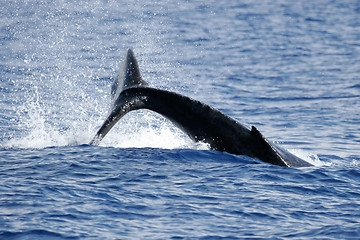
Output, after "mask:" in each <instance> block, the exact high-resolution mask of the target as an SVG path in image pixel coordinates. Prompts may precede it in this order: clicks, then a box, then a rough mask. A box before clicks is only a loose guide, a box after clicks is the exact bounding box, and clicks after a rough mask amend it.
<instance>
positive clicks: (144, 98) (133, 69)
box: [90, 49, 312, 167]
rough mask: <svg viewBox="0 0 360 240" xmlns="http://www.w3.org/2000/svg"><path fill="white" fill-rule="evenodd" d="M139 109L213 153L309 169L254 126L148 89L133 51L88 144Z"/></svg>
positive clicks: (115, 83) (170, 93)
mask: <svg viewBox="0 0 360 240" xmlns="http://www.w3.org/2000/svg"><path fill="white" fill-rule="evenodd" d="M138 109H148V110H151V111H154V112H157V113H159V114H161V115H162V116H164V117H165V118H167V119H169V120H170V121H171V122H173V123H174V124H175V125H176V126H177V127H179V128H180V129H181V130H183V131H184V132H185V133H186V134H187V135H188V136H189V137H190V138H191V139H193V140H194V141H202V142H205V143H208V144H209V145H210V148H211V149H213V150H217V151H224V152H228V153H232V154H237V155H247V156H250V157H253V158H257V159H260V160H261V161H264V162H267V163H271V164H275V165H279V166H284V167H308V166H312V165H311V164H310V163H308V162H306V161H304V160H302V159H301V158H299V157H297V156H295V155H293V154H291V153H290V152H288V151H287V150H285V149H283V148H281V147H279V146H277V145H276V144H275V143H272V142H269V141H268V140H267V139H266V138H265V137H264V136H262V134H261V133H260V132H259V131H258V130H257V129H256V128H255V127H254V126H252V127H251V129H248V128H247V127H245V126H243V125H242V124H240V123H239V122H237V121H235V120H234V119H232V118H230V117H229V116H227V115H225V114H224V113H222V112H220V111H218V110H216V109H214V108H212V107H210V106H208V105H206V104H204V103H202V102H199V101H197V100H194V99H191V98H189V97H186V96H183V95H180V94H178V93H175V92H170V91H166V90H161V89H155V88H151V87H149V86H148V84H147V83H146V82H145V81H144V80H143V79H142V77H141V74H140V71H139V65H138V63H137V61H136V58H135V55H134V53H133V51H132V50H131V49H128V50H127V51H126V54H125V59H124V61H123V63H122V66H121V68H120V70H119V73H118V75H117V76H116V78H115V80H114V83H113V85H112V87H111V109H110V114H109V116H108V117H107V119H106V120H105V122H104V123H103V125H102V126H101V128H100V129H99V131H98V132H97V133H96V135H95V137H94V138H93V140H92V141H91V143H90V144H93V145H96V144H98V143H99V142H100V141H101V140H102V139H103V138H104V137H105V135H106V134H107V133H108V132H109V131H110V129H111V128H112V127H113V126H114V125H115V124H116V123H117V122H118V121H119V120H120V119H121V118H122V117H123V116H124V115H125V114H127V113H128V112H130V111H133V110H138Z"/></svg>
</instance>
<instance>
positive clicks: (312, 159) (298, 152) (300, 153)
mask: <svg viewBox="0 0 360 240" xmlns="http://www.w3.org/2000/svg"><path fill="white" fill-rule="evenodd" d="M287 150H288V151H289V152H290V153H292V154H294V155H295V156H297V157H299V158H301V159H303V160H305V161H307V162H308V163H310V164H312V165H314V166H316V167H321V166H331V163H330V162H324V161H321V160H320V159H319V157H318V156H317V155H316V154H313V153H309V152H307V151H305V150H302V149H287Z"/></svg>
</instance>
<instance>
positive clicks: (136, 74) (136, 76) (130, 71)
mask: <svg viewBox="0 0 360 240" xmlns="http://www.w3.org/2000/svg"><path fill="white" fill-rule="evenodd" d="M147 86H148V83H147V82H145V81H144V80H143V79H142V77H141V74H140V70H139V64H138V62H137V60H136V58H135V54H134V52H133V51H132V50H131V49H130V48H129V49H128V50H127V51H126V53H125V57H124V60H123V62H122V65H121V67H120V69H119V72H118V74H117V75H116V78H115V79H114V82H113V84H112V86H111V107H110V114H109V117H108V119H107V120H106V121H105V122H104V124H103V125H102V127H101V128H100V130H99V131H98V132H97V134H96V135H95V137H94V138H93V139H92V141H91V142H90V144H91V145H96V144H98V143H99V142H100V141H101V139H102V138H103V137H104V136H105V135H106V133H107V132H108V131H109V130H110V129H111V128H112V126H113V125H114V124H115V123H116V121H113V119H114V118H112V117H111V116H112V115H114V114H113V113H114V112H115V111H116V109H118V108H119V106H121V105H123V104H124V99H123V98H122V97H121V93H122V92H123V91H124V90H126V89H129V88H136V87H147ZM124 114H125V113H124ZM114 117H115V116H114ZM110 120H111V121H110Z"/></svg>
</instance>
